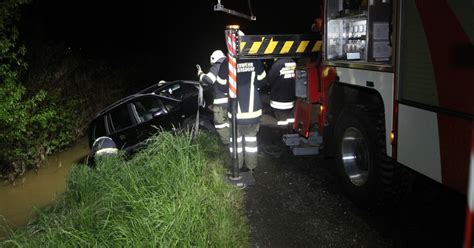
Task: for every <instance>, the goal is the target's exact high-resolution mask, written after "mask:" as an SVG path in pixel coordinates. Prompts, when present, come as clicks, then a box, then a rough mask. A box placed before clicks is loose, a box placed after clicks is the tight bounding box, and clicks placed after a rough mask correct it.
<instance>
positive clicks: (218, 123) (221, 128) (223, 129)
mask: <svg viewBox="0 0 474 248" xmlns="http://www.w3.org/2000/svg"><path fill="white" fill-rule="evenodd" d="M212 111H213V112H214V127H215V128H216V131H217V133H218V134H219V137H220V139H221V141H222V143H223V144H224V145H227V144H229V137H230V130H229V117H228V116H227V106H219V105H214V106H213V107H212Z"/></svg>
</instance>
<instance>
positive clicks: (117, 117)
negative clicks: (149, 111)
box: [110, 104, 133, 131]
mask: <svg viewBox="0 0 474 248" xmlns="http://www.w3.org/2000/svg"><path fill="white" fill-rule="evenodd" d="M110 117H111V119H112V124H113V126H114V130H115V131H119V130H121V129H124V128H127V127H129V126H131V125H132V124H133V123H132V119H131V118H130V114H129V112H128V109H127V105H126V104H123V105H122V106H119V107H118V108H116V109H114V110H113V111H112V112H111V113H110Z"/></svg>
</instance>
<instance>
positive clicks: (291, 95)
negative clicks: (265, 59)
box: [268, 58, 296, 128]
mask: <svg viewBox="0 0 474 248" xmlns="http://www.w3.org/2000/svg"><path fill="white" fill-rule="evenodd" d="M295 67H296V63H295V61H294V60H293V59H291V58H281V59H276V60H275V63H274V64H273V65H272V67H271V68H270V70H269V72H268V82H269V84H270V106H271V108H272V110H273V113H274V115H275V118H276V120H277V125H278V126H280V127H284V128H287V127H288V126H291V124H292V123H293V122H295V118H294V114H293V108H294V105H295V98H296V97H295Z"/></svg>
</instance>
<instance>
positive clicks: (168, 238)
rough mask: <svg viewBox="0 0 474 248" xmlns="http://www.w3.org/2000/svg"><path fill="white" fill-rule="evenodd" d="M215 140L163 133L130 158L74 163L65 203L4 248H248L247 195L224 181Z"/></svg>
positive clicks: (16, 234)
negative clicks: (91, 247)
mask: <svg viewBox="0 0 474 248" xmlns="http://www.w3.org/2000/svg"><path fill="white" fill-rule="evenodd" d="M222 151H223V150H222V149H220V148H219V147H218V145H217V139H216V138H215V137H213V136H207V135H200V136H198V137H197V138H196V139H191V138H190V135H186V134H182V135H178V136H174V135H171V134H169V133H163V134H161V135H159V136H157V137H155V138H153V141H152V142H151V144H150V146H149V147H148V148H146V149H144V150H143V151H141V152H139V153H138V154H136V155H135V156H134V157H133V158H132V159H131V160H128V161H126V160H124V159H123V158H120V157H118V158H104V159H102V160H101V161H99V163H98V165H97V167H96V168H90V167H87V166H76V167H75V168H74V169H73V170H72V172H71V175H70V177H69V179H68V185H67V190H66V192H65V195H64V198H63V199H62V200H61V201H60V203H58V204H56V205H54V206H52V207H50V208H48V209H46V210H41V211H39V213H38V216H37V218H36V219H35V220H34V221H32V222H31V223H30V224H29V225H28V226H27V227H26V228H24V229H20V230H17V231H14V232H12V233H11V234H10V236H9V238H8V239H7V240H4V241H3V242H0V246H2V247H3V246H6V247H38V246H47V247H83V246H86V247H88V246H100V247H103V246H106V247H142V246H146V247H150V246H159V247H170V246H171V247H191V246H192V247H248V246H249V227H248V224H247V220H246V218H245V217H244V213H243V195H242V192H240V191H238V190H237V189H236V188H233V187H232V186H230V185H228V184H226V183H224V182H223V181H222V179H221V175H222V173H223V170H224V168H223V166H222V161H219V160H218V159H217V158H218V157H219V156H218V155H219V153H220V152H222Z"/></svg>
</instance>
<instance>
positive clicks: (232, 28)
mask: <svg viewBox="0 0 474 248" xmlns="http://www.w3.org/2000/svg"><path fill="white" fill-rule="evenodd" d="M238 30H239V26H236V25H229V26H227V27H226V30H225V33H226V43H227V59H228V64H229V73H228V74H229V78H228V85H229V101H230V104H231V116H232V124H231V126H230V127H231V129H232V131H231V137H232V144H231V145H232V154H231V155H232V174H231V177H230V180H232V181H238V180H240V179H241V177H240V175H239V158H238V152H237V149H238V145H237V104H238V103H237V94H238V93H237V59H236V57H237V44H236V43H237V38H236V36H237V32H238Z"/></svg>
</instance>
